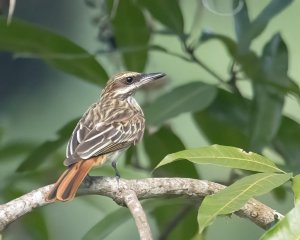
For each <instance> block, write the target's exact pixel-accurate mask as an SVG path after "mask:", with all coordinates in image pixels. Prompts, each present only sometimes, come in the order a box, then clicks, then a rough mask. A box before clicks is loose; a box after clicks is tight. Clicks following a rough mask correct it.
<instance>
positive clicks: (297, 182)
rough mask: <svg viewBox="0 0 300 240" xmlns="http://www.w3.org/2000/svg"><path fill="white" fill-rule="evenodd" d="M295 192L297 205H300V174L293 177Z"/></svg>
mask: <svg viewBox="0 0 300 240" xmlns="http://www.w3.org/2000/svg"><path fill="white" fill-rule="evenodd" d="M293 192H294V196H295V197H294V198H295V205H296V204H298V205H300V174H298V175H296V176H295V177H293Z"/></svg>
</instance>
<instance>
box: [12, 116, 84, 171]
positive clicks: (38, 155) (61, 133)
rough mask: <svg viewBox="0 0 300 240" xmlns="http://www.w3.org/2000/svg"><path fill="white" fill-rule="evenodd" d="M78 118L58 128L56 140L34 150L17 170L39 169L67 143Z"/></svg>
mask: <svg viewBox="0 0 300 240" xmlns="http://www.w3.org/2000/svg"><path fill="white" fill-rule="evenodd" d="M78 120H79V119H78V118H76V119H74V120H72V121H70V122H68V123H67V124H66V125H65V126H63V127H62V128H61V129H60V130H58V132H57V133H58V137H57V139H55V140H52V141H51V140H49V141H46V142H44V143H42V144H41V145H40V146H39V147H37V148H36V149H35V150H33V151H32V152H31V153H30V154H29V156H28V157H27V158H26V159H25V160H24V161H23V162H22V163H21V164H20V166H19V167H18V168H17V172H24V171H33V170H35V169H37V168H38V167H39V166H40V165H41V164H42V163H43V162H44V161H45V159H46V158H47V157H49V156H50V155H51V154H52V153H53V152H54V151H56V150H57V149H59V148H60V147H61V146H62V145H63V144H65V143H66V142H67V141H68V140H69V138H70V136H71V133H72V131H73V129H74V127H75V125H76V123H77V122H78Z"/></svg>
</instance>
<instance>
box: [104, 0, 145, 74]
mask: <svg viewBox="0 0 300 240" xmlns="http://www.w3.org/2000/svg"><path fill="white" fill-rule="evenodd" d="M107 2H108V4H109V5H111V6H110V9H111V8H112V7H113V6H112V5H113V1H107ZM118 3H119V4H118V6H117V12H116V16H115V17H114V19H113V21H112V26H113V31H114V36H115V39H116V43H117V47H118V48H120V49H132V50H133V51H124V52H123V53H122V57H123V61H124V64H125V66H126V68H127V69H128V70H132V71H137V72H142V71H143V70H144V68H145V65H146V62H147V58H148V49H147V45H148V42H149V38H150V31H149V29H148V26H147V24H146V20H145V17H144V15H143V13H142V11H141V9H140V8H139V7H137V6H136V5H135V3H134V2H133V1H132V0H128V1H119V2H118Z"/></svg>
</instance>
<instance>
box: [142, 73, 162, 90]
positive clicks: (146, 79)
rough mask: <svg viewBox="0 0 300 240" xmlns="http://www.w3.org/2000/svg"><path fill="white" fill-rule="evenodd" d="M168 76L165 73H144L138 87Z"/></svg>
mask: <svg viewBox="0 0 300 240" xmlns="http://www.w3.org/2000/svg"><path fill="white" fill-rule="evenodd" d="M164 76H166V74H165V73H142V74H141V79H140V81H138V82H137V85H138V86H137V87H141V86H144V85H146V84H148V83H150V82H152V81H154V80H156V79H159V78H162V77H164Z"/></svg>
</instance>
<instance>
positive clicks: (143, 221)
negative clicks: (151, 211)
mask: <svg viewBox="0 0 300 240" xmlns="http://www.w3.org/2000/svg"><path fill="white" fill-rule="evenodd" d="M122 195H123V197H124V203H125V204H126V206H127V207H128V208H129V210H130V212H131V214H132V216H133V218H134V220H135V224H136V226H137V229H138V231H139V234H140V239H142V240H152V234H151V230H150V226H149V223H148V221H147V217H146V214H145V212H144V210H143V208H142V205H141V203H140V201H139V199H138V198H137V196H136V194H135V192H134V191H132V190H125V191H123V192H122Z"/></svg>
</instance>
